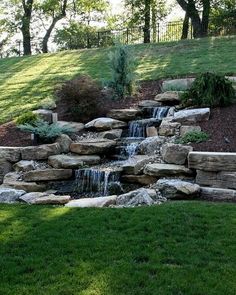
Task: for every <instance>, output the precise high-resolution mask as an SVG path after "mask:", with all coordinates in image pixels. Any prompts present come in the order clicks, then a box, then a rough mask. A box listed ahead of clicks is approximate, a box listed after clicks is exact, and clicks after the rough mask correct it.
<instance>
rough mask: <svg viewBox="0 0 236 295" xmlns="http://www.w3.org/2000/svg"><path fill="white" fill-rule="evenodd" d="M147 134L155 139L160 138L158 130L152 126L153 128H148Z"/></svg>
mask: <svg viewBox="0 0 236 295" xmlns="http://www.w3.org/2000/svg"><path fill="white" fill-rule="evenodd" d="M146 134H147V137H155V136H158V132H157V128H156V127H154V126H152V127H147V128H146Z"/></svg>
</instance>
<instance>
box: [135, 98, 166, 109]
mask: <svg viewBox="0 0 236 295" xmlns="http://www.w3.org/2000/svg"><path fill="white" fill-rule="evenodd" d="M160 105H161V103H160V102H157V101H155V100H142V101H140V102H139V104H138V106H139V107H140V108H155V107H159V106H160Z"/></svg>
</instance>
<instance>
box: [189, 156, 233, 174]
mask: <svg viewBox="0 0 236 295" xmlns="http://www.w3.org/2000/svg"><path fill="white" fill-rule="evenodd" d="M188 167H189V168H192V169H197V170H204V171H230V172H234V171H236V153H211V152H190V153H189V156H188Z"/></svg>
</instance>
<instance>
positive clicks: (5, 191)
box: [0, 186, 25, 203]
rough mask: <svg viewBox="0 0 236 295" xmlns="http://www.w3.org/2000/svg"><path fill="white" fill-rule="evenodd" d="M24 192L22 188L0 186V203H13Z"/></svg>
mask: <svg viewBox="0 0 236 295" xmlns="http://www.w3.org/2000/svg"><path fill="white" fill-rule="evenodd" d="M24 194H25V191H23V190H16V189H13V188H8V187H4V186H0V203H14V202H17V201H18V200H19V198H20V197H21V196H22V195H24Z"/></svg>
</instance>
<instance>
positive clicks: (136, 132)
mask: <svg viewBox="0 0 236 295" xmlns="http://www.w3.org/2000/svg"><path fill="white" fill-rule="evenodd" d="M145 136H146V126H145V125H142V124H140V123H139V122H138V121H131V123H130V124H129V137H145Z"/></svg>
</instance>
